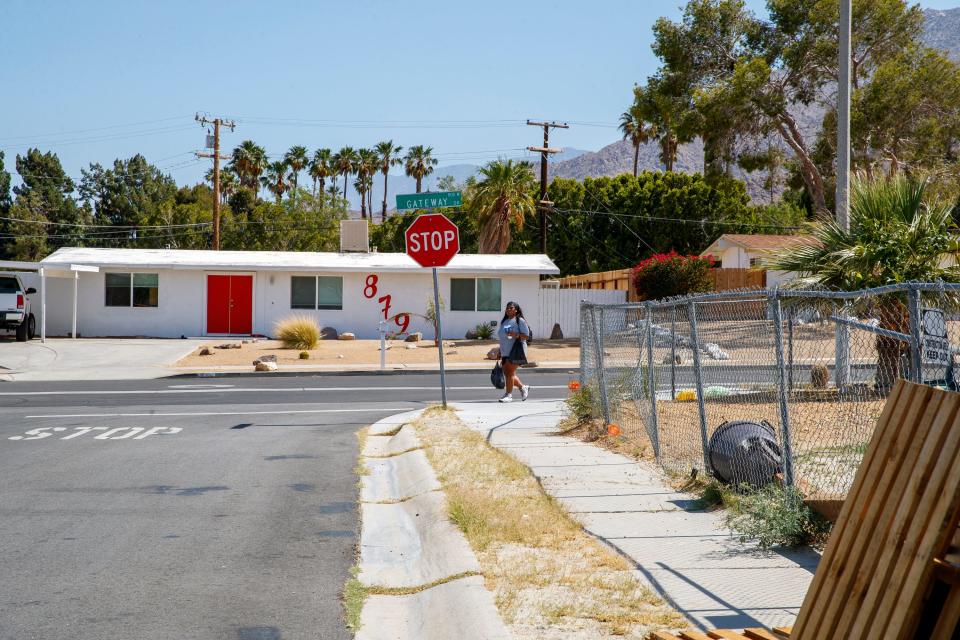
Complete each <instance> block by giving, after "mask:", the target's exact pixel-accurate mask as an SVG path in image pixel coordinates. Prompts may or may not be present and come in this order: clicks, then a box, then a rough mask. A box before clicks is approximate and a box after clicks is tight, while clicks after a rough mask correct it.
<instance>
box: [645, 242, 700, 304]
mask: <svg viewBox="0 0 960 640" xmlns="http://www.w3.org/2000/svg"><path fill="white" fill-rule="evenodd" d="M713 265H714V259H713V257H712V256H703V257H701V256H681V255H679V254H678V253H677V252H675V251H671V252H670V253H658V254H656V255H654V256H652V257H650V258H647V259H646V260H643V261H642V262H640V264H638V265H637V266H636V267H634V268H633V287H634V290H635V291H636V292H637V295H638V296H640V299H641V300H660V299H661V298H670V297H673V296H685V295H687V294H689V293H699V292H703V291H710V290H711V289H712V288H713V280H712V278H711V277H710V269H711V268H713Z"/></svg>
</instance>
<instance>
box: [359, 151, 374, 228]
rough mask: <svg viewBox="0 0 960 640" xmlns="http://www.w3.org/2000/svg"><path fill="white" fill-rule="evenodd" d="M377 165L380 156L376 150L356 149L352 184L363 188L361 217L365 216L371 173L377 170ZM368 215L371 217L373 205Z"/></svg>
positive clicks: (371, 183) (370, 186)
mask: <svg viewBox="0 0 960 640" xmlns="http://www.w3.org/2000/svg"><path fill="white" fill-rule="evenodd" d="M379 165H380V158H379V156H378V155H377V152H376V151H373V150H372V149H360V150H359V151H357V162H356V165H355V167H356V172H357V182H356V183H354V186H356V185H357V184H361V185H363V188H364V190H363V191H362V192H360V215H361V217H363V218H366V217H367V205H368V204H370V203H369V202H368V201H367V195H368V194H369V193H370V192H371V191H372V190H373V189H372V187H373V174H375V173H376V172H377V169H378V168H379ZM368 178H369V180H368ZM370 215H371V217H372V216H373V207H370Z"/></svg>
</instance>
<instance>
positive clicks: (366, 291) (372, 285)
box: [363, 273, 410, 333]
mask: <svg viewBox="0 0 960 640" xmlns="http://www.w3.org/2000/svg"><path fill="white" fill-rule="evenodd" d="M379 281H380V278H379V277H377V276H376V275H375V274H372V273H371V274H370V275H368V276H367V279H366V282H365V284H366V286H365V287H364V288H363V297H364V298H367V299H371V298H374V297H376V295H377V283H378V282H379ZM390 301H391V297H390V294H389V293H388V294H386V295H383V296H380V297H379V298H377V302H379V303H380V304H382V305H383V308H382V309H381V311H383V319H384V320H389V319H390ZM393 321H394V322H395V323H396V325H397V327H399V328H400V333H406V332H407V328H408V327H409V326H410V314H409V313H398V314H397V315H396V316H394V318H393Z"/></svg>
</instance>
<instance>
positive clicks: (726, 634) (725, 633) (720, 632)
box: [707, 629, 748, 640]
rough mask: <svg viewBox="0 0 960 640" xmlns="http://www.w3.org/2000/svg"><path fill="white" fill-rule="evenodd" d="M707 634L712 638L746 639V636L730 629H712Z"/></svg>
mask: <svg viewBox="0 0 960 640" xmlns="http://www.w3.org/2000/svg"><path fill="white" fill-rule="evenodd" d="M707 635H708V636H710V637H711V638H714V640H748V638H747V636H745V635H743V634H742V633H739V632H737V631H734V630H732V629H713V630H711V631H707Z"/></svg>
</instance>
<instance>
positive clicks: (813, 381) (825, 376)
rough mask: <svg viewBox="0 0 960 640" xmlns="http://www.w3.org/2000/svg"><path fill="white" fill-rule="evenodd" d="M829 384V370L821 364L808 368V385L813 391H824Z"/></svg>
mask: <svg viewBox="0 0 960 640" xmlns="http://www.w3.org/2000/svg"><path fill="white" fill-rule="evenodd" d="M829 382H830V370H829V369H827V367H825V366H824V365H822V364H815V365H813V366H812V367H811V368H810V385H811V386H812V387H813V388H814V389H826V388H827V384H829Z"/></svg>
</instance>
